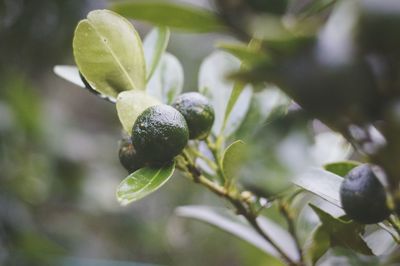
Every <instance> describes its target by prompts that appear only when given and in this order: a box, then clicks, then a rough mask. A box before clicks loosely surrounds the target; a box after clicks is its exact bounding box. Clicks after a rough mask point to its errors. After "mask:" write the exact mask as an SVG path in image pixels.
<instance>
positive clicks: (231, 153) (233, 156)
mask: <svg viewBox="0 0 400 266" xmlns="http://www.w3.org/2000/svg"><path fill="white" fill-rule="evenodd" d="M244 149H245V143H244V142H243V141H241V140H237V141H235V142H233V143H232V144H231V145H229V146H228V148H226V150H225V152H224V155H223V157H222V169H223V171H224V175H225V177H226V178H228V179H234V178H236V177H237V176H238V172H239V170H240V167H241V166H242V164H243V157H244V153H245V151H244Z"/></svg>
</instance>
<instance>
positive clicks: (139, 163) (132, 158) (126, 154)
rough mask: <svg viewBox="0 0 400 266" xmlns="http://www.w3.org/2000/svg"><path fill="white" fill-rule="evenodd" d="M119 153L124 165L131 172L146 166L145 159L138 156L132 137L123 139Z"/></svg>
mask: <svg viewBox="0 0 400 266" xmlns="http://www.w3.org/2000/svg"><path fill="white" fill-rule="evenodd" d="M118 155H119V161H120V162H121V164H122V166H123V167H124V168H125V169H126V170H127V171H128V172H129V173H133V172H135V171H136V170H138V169H139V168H141V167H143V166H144V163H143V160H142V159H141V158H140V156H138V154H137V152H136V150H135V147H134V146H133V144H132V141H131V139H122V140H121V143H120V147H119V153H118Z"/></svg>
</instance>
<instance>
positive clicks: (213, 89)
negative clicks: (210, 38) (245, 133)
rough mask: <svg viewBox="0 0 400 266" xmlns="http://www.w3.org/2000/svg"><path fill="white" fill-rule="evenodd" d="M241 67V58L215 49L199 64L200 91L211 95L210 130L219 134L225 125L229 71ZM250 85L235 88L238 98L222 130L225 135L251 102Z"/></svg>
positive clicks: (232, 85) (233, 129)
mask: <svg viewBox="0 0 400 266" xmlns="http://www.w3.org/2000/svg"><path fill="white" fill-rule="evenodd" d="M239 67H240V61H239V60H238V59H237V58H235V57H234V56H232V55H230V54H228V53H225V52H220V51H218V52H214V53H212V54H211V55H210V56H208V57H207V58H206V59H205V60H204V61H203V63H202V64H201V67H200V72H199V91H200V93H202V94H203V95H204V96H206V97H207V98H209V99H210V102H211V103H212V105H213V107H214V110H215V121H214V125H213V128H212V132H213V134H215V135H219V133H220V132H221V130H222V127H223V125H224V119H225V117H227V116H226V115H225V113H226V110H227V106H228V101H227V99H229V98H230V97H231V94H232V90H233V87H234V83H233V82H231V81H229V80H227V78H226V77H227V76H228V75H229V74H230V73H233V72H236V71H237V70H238V69H239ZM252 94H253V93H252V89H251V87H250V86H246V87H244V88H243V90H241V89H238V90H237V95H239V96H238V98H237V100H236V101H235V103H234V105H233V107H232V111H231V112H230V115H228V116H229V118H228V119H227V121H226V126H225V129H224V131H223V134H224V135H225V136H229V135H231V134H232V133H233V132H234V131H235V130H236V129H237V128H238V127H239V126H240V124H241V123H242V122H243V119H244V117H245V116H246V113H247V111H248V109H249V106H250V101H251V96H252Z"/></svg>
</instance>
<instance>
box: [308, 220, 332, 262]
mask: <svg viewBox="0 0 400 266" xmlns="http://www.w3.org/2000/svg"><path fill="white" fill-rule="evenodd" d="M329 248H330V238H329V234H328V233H327V232H326V231H325V230H324V229H323V228H322V226H318V227H317V228H315V230H314V231H313V232H312V234H311V238H309V239H307V242H306V244H305V245H304V252H305V257H306V260H307V261H308V262H309V263H310V264H311V265H315V264H316V263H317V261H318V260H319V259H320V258H321V257H322V256H323V255H324V254H325V253H326V252H327V251H328V249H329Z"/></svg>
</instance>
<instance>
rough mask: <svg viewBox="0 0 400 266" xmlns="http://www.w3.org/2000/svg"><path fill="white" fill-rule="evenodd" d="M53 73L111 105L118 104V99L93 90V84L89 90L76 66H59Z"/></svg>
mask: <svg viewBox="0 0 400 266" xmlns="http://www.w3.org/2000/svg"><path fill="white" fill-rule="evenodd" d="M53 71H54V73H55V74H56V75H58V76H59V77H61V78H63V79H65V80H67V81H69V82H71V83H73V84H75V85H77V86H79V87H81V88H84V89H87V90H88V91H89V92H91V93H93V94H95V95H96V96H98V97H100V98H102V99H104V100H106V101H109V102H111V103H116V101H117V99H116V98H114V97H111V96H107V95H104V94H102V93H100V92H98V91H97V90H95V89H93V88H94V86H93V84H91V85H90V87H89V88H88V87H87V86H86V85H85V83H83V81H82V79H81V77H80V75H79V70H78V68H77V67H76V66H61V65H58V66H55V67H54V68H53Z"/></svg>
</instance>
